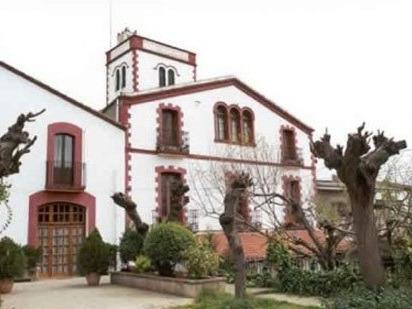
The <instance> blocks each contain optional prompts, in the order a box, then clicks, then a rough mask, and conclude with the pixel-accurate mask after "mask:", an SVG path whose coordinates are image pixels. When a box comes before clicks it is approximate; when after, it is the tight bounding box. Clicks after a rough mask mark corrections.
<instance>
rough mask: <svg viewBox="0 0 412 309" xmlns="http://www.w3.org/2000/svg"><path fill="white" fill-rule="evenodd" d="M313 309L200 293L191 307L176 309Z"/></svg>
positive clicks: (276, 302) (252, 298) (268, 300)
mask: <svg viewBox="0 0 412 309" xmlns="http://www.w3.org/2000/svg"><path fill="white" fill-rule="evenodd" d="M266 308H271V309H272V308H276V309H314V308H316V307H308V306H300V305H295V304H290V303H287V302H280V301H275V300H271V299H261V298H254V297H249V298H246V299H244V300H238V299H235V298H234V297H233V296H232V295H230V294H227V293H213V292H204V293H202V294H201V295H200V296H199V297H198V298H197V299H196V301H195V303H194V304H192V305H187V306H183V307H177V308H176V309H266Z"/></svg>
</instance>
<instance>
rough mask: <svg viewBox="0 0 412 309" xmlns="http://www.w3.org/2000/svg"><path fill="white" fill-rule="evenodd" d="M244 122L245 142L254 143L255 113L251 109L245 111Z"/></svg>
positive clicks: (243, 114)
mask: <svg viewBox="0 0 412 309" xmlns="http://www.w3.org/2000/svg"><path fill="white" fill-rule="evenodd" d="M242 122H243V143H245V144H253V142H254V136H253V135H254V134H253V131H254V128H253V115H252V113H251V112H250V111H248V110H244V111H243V113H242Z"/></svg>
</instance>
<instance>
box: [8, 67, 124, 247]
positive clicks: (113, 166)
mask: <svg viewBox="0 0 412 309" xmlns="http://www.w3.org/2000/svg"><path fill="white" fill-rule="evenodd" d="M0 100H1V103H2V112H1V115H0V119H1V121H0V134H3V133H4V132H6V130H7V127H8V126H10V125H11V124H13V123H14V122H15V120H16V118H17V116H18V115H19V114H20V113H26V112H30V111H32V112H37V111H40V110H41V109H43V108H46V112H45V113H44V114H42V115H41V116H39V117H38V119H37V121H36V122H33V123H27V125H26V127H25V130H27V131H28V132H30V136H34V135H37V137H38V140H37V141H36V143H35V144H34V146H33V147H32V151H31V152H30V153H29V154H27V155H25V156H24V157H23V159H22V166H21V172H20V173H19V174H17V175H13V176H10V177H9V178H8V179H7V180H6V181H7V182H9V183H11V184H12V188H11V190H10V202H9V204H10V206H11V208H12V209H13V219H12V224H11V225H10V226H9V227H8V229H7V230H6V231H5V232H4V235H8V236H11V237H12V238H13V239H15V240H16V241H17V242H19V243H21V244H25V243H26V242H27V236H28V235H27V232H28V211H29V196H30V195H31V194H33V193H36V192H38V191H41V190H44V188H45V175H46V151H47V127H48V125H49V124H51V123H55V122H69V123H72V124H74V125H76V126H78V127H80V128H81V129H82V130H83V162H84V163H85V164H86V175H87V176H86V177H87V180H86V189H85V191H86V192H88V193H90V194H91V195H93V196H95V198H96V226H97V228H98V229H99V230H100V232H101V234H102V236H103V238H104V239H105V240H106V241H109V242H112V243H115V242H116V241H117V239H118V238H119V236H120V235H121V233H122V232H123V230H124V221H125V219H124V212H123V211H122V210H121V209H119V208H118V207H116V206H114V204H113V202H112V200H111V199H110V195H111V194H112V193H113V192H116V191H124V151H123V150H124V131H123V130H121V129H120V128H118V127H115V126H113V125H112V124H109V123H108V122H106V121H104V120H102V119H100V118H98V117H96V116H95V115H93V114H91V113H89V112H87V111H85V110H83V109H80V108H79V107H76V106H74V105H73V104H71V103H68V102H66V101H64V100H63V99H62V98H60V97H58V96H56V95H54V94H51V93H50V92H48V91H46V90H44V89H42V88H40V87H38V86H37V85H35V84H33V83H31V82H29V81H27V80H25V79H23V78H21V77H20V76H18V75H16V74H14V73H12V72H10V71H8V70H6V69H4V68H2V67H0ZM0 213H2V214H4V211H3V212H0ZM1 220H3V219H2V218H0V222H2V221H1ZM4 235H1V236H4Z"/></svg>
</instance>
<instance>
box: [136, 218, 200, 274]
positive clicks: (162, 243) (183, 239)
mask: <svg viewBox="0 0 412 309" xmlns="http://www.w3.org/2000/svg"><path fill="white" fill-rule="evenodd" d="M194 244H195V239H194V236H193V234H192V232H191V231H189V230H188V229H187V228H185V227H183V226H182V225H180V224H176V223H159V224H157V225H155V226H154V227H153V228H152V229H151V230H150V232H149V233H148V234H147V236H146V239H145V241H144V252H145V254H146V255H147V256H148V257H149V258H150V260H151V261H152V263H153V266H154V267H155V268H156V269H157V270H158V271H159V274H160V275H162V276H173V275H174V267H175V265H176V264H177V263H179V262H183V260H184V254H185V252H186V250H187V249H188V248H189V247H190V246H192V245H194Z"/></svg>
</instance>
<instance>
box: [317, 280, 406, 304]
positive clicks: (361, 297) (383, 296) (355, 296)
mask: <svg viewBox="0 0 412 309" xmlns="http://www.w3.org/2000/svg"><path fill="white" fill-rule="evenodd" d="M411 293H412V291H411V290H410V289H409V290H407V289H403V288H400V289H394V288H391V287H387V288H380V289H378V290H376V291H373V290H370V289H368V288H366V287H362V286H359V287H357V288H356V289H354V290H353V291H350V292H349V291H343V292H341V293H338V294H337V295H336V296H335V297H334V298H332V299H327V300H324V301H323V302H324V305H325V306H326V308H330V309H372V308H373V309H405V308H412V298H411V297H410V295H411Z"/></svg>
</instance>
